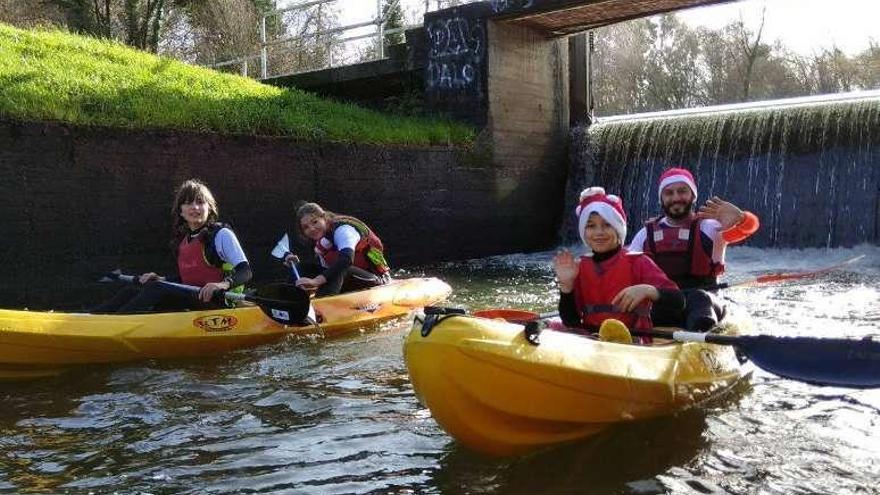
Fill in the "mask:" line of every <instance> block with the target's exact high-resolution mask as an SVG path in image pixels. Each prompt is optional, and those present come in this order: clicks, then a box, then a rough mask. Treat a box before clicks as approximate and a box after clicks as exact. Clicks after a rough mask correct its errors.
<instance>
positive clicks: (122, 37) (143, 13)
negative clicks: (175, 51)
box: [44, 0, 166, 53]
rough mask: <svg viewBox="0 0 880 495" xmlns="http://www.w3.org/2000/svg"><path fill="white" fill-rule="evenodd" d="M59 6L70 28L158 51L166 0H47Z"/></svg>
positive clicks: (46, 0) (78, 31)
mask: <svg viewBox="0 0 880 495" xmlns="http://www.w3.org/2000/svg"><path fill="white" fill-rule="evenodd" d="M44 3H45V4H47V5H50V6H54V7H57V8H58V9H60V10H61V11H62V12H63V13H64V16H65V18H66V24H67V27H68V29H70V30H71V31H73V32H77V33H82V34H88V35H91V36H96V37H100V38H110V39H116V40H118V41H121V42H123V43H125V44H127V45H130V46H133V47H135V48H140V49H142V50H147V51H151V52H154V53H155V52H156V51H157V50H158V47H159V33H160V31H161V29H162V20H163V17H164V15H165V12H166V1H165V0H44Z"/></svg>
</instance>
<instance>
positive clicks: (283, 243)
mask: <svg viewBox="0 0 880 495" xmlns="http://www.w3.org/2000/svg"><path fill="white" fill-rule="evenodd" d="M289 252H290V239H289V238H288V237H287V234H284V236H283V237H282V238H281V240H280V241H278V243H277V244H275V247H274V248H272V256H273V257H275V258H277V259H278V260H280V261H281V262H282V263H283V262H284V257H285V255H287V253H289ZM294 257H295V258H296V260H297V261H299V257H297V256H295V255H294ZM297 261H294V262H293V263H291V264H290V271H291V272H292V273H293V280H294V282H296V281H297V280H299V279H300V278H302V277H300V276H299V270H297V269H296V263H297Z"/></svg>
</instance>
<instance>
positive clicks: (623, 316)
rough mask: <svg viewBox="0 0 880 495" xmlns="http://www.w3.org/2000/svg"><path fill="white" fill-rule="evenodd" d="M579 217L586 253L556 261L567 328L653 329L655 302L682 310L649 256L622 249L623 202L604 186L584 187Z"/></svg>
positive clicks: (681, 298)
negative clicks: (615, 326)
mask: <svg viewBox="0 0 880 495" xmlns="http://www.w3.org/2000/svg"><path fill="white" fill-rule="evenodd" d="M575 214H576V215H577V217H578V232H579V233H580V236H581V240H583V242H584V245H585V246H586V247H587V253H588V254H587V255H586V256H583V257H581V258H580V259H579V260H578V259H575V257H574V256H573V255H572V254H571V253H570V252H569V251H567V250H562V251H560V252H559V253H557V254H556V256H555V257H554V258H553V269H554V271H555V272H556V279H557V282H558V284H559V292H560V296H559V315H560V317H561V318H562V322H563V323H564V324H565V325H566V326H568V327H574V328H583V329H585V330H587V331H589V332H596V331H599V330H600V327H601V331H600V336H604V335H605V333H606V332H605V330H606V325H605V323H608V322H609V321H612V320H618V321H619V322H622V323H623V324H624V325H626V327H627V328H636V329H650V328H652V327H653V324H652V322H651V306H652V304H657V305H661V306H664V307H665V308H666V309H667V310H670V311H682V310H683V309H684V296H683V295H682V293H681V291H679V290H678V287H676V286H675V284H674V283H673V282H672V281H671V280H669V277H667V276H666V275H665V274H664V273H663V271H662V270H660V268H658V267H657V265H656V264H654V262H653V261H651V259H650V258H649V257H647V256H644V255H643V254H641V253H631V252H629V251H628V250H627V249H625V248H624V247H623V240H624V239H625V238H626V212H625V211H624V209H623V203H622V202H621V200H620V198H618V197H617V196H615V195H613V194H605V190H604V189H602V188H601V187H591V188H588V189H585V190H584V191H583V192H582V193H581V197H580V203H579V204H578V206H577V208H576V209H575ZM618 325H619V324H618ZM627 328H624V329H623V332H624V334H628V331H627ZM626 338H627V340H628V338H629V337H628V335H627V337H626Z"/></svg>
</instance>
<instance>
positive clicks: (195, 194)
mask: <svg viewBox="0 0 880 495" xmlns="http://www.w3.org/2000/svg"><path fill="white" fill-rule="evenodd" d="M195 200H200V201H202V202H204V203H205V206H207V207H208V220H207V221H206V222H205V227H210V226H211V225H213V224H215V223H217V221H218V220H219V219H220V210H219V209H217V200H215V199H214V195H213V194H211V190H210V189H208V186H206V185H205V183H204V182H202V181H200V180H199V179H188V180H185V181H183V184H181V185H180V187H178V188H177V193H176V194H175V196H174V204H173V205H172V206H171V225H172V227H171V231H172V241H171V244H172V249H174V250H175V251H177V246H178V245H179V244H180V241H181V240H183V238H184V237H185V236H187V235H189V233H190V231H189V225H188V224H187V223H186V220H184V219H183V217H181V216H180V206H181V205H183V204H186V203H192V202H193V201H195Z"/></svg>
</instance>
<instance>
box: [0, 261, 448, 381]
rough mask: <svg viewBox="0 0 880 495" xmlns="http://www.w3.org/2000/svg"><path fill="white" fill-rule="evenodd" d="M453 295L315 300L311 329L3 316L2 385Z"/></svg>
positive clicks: (394, 285) (206, 349)
mask: <svg viewBox="0 0 880 495" xmlns="http://www.w3.org/2000/svg"><path fill="white" fill-rule="evenodd" d="M451 291H452V289H451V288H450V287H449V285H447V284H446V283H445V282H443V281H441V280H438V279H436V278H412V279H402V280H396V281H393V282H391V283H389V284H387V285H383V286H379V287H374V288H371V289H368V290H362V291H357V292H349V293H345V294H340V295H337V296H332V297H325V298H320V299H314V300H313V305H314V307H315V310H316V312H317V313H318V315H319V316H320V320H319V321H321V323H320V325H319V326H316V327H313V326H308V327H288V326H282V325H279V324H277V323H275V322H273V321H272V320H271V319H269V318H268V317H267V316H265V315H264V314H263V312H262V311H261V310H260V308H258V307H256V306H246V307H237V308H230V309H217V310H208V311H184V312H176V313H153V314H136V315H107V314H100V315H99V314H87V313H60V312H45V311H18V310H0V379H24V378H33V377H39V376H47V375H53V374H57V373H59V372H61V371H63V370H64V369H65V368H66V367H68V366H71V365H78V364H87V363H111V362H123V361H133V360H138V359H154V358H155V359H162V358H180V357H194V356H211V355H217V354H220V353H223V352H227V351H230V350H233V349H239V348H244V347H251V346H255V345H260V344H265V343H268V342H272V341H276V340H278V339H280V338H282V337H284V336H286V335H296V334H319V335H322V336H324V337H335V336H339V335H344V334H346V333H349V332H352V331H356V330H358V329H361V328H364V327H366V326H369V325H373V324H376V323H379V322H382V321H387V320H389V319H393V318H399V317H402V316H406V315H408V314H410V312H412V311H413V310H415V309H417V308H419V307H421V306H425V305H430V304H435V303H437V302H440V301H443V300H444V299H446V297H447V296H448V295H449V294H450V292H451Z"/></svg>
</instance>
